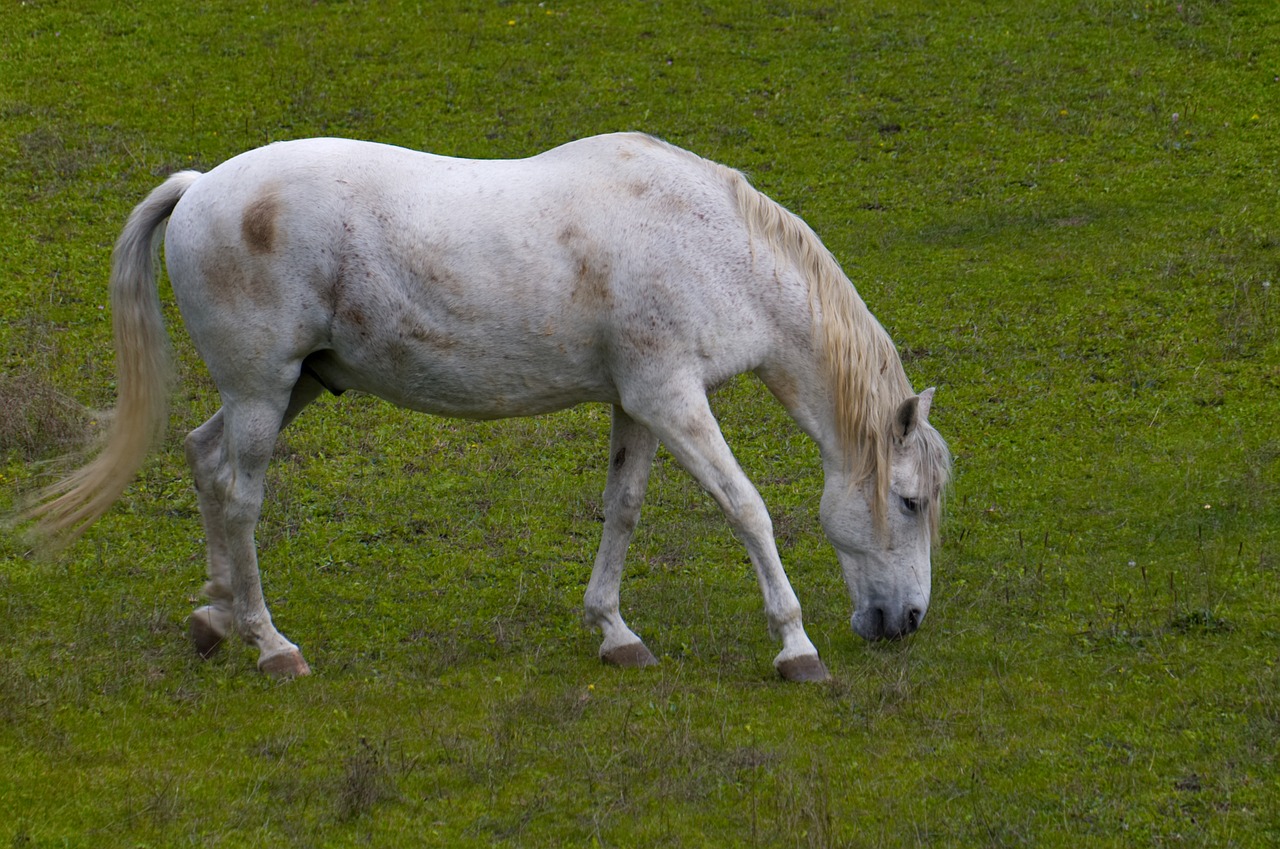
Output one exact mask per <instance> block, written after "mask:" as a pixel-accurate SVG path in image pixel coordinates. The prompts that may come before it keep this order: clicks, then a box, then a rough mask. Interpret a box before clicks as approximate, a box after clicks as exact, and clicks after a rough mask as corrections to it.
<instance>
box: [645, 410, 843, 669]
mask: <svg viewBox="0 0 1280 849" xmlns="http://www.w3.org/2000/svg"><path fill="white" fill-rule="evenodd" d="M637 402H638V403H637V404H636V406H634V407H628V409H629V410H631V412H632V413H633V414H635V415H636V416H637V418H640V417H642V416H643V420H645V421H648V422H649V426H650V427H651V428H652V430H653V432H654V433H655V434H656V435H657V436H658V438H659V439H661V440H662V444H663V445H665V446H666V447H667V450H669V451H670V452H671V454H672V455H673V456H674V457H675V458H676V460H677V462H679V463H680V465H681V466H683V467H684V468H685V470H686V471H688V472H689V473H690V474H691V475H693V476H694V477H695V478H696V479H697V480H698V482H699V483H700V484H701V485H702V487H703V489H705V490H706V491H707V492H708V493H709V494H710V495H711V497H712V498H714V499H715V501H716V503H717V504H718V505H719V506H720V509H721V510H722V511H723V512H724V514H725V516H726V517H727V518H728V520H729V524H730V526H731V527H732V528H733V532H734V534H735V535H736V536H737V537H738V539H740V540H741V541H742V543H743V544H744V545H745V546H746V549H747V554H748V555H749V556H750V557H751V563H752V565H753V566H754V567H755V572H756V578H757V580H758V581H759V583H760V591H761V592H762V593H763V595H764V612H765V618H766V619H767V621H768V623H769V633H770V634H772V635H773V636H774V637H775V638H778V639H781V640H782V650H781V651H780V652H779V653H778V655H777V657H775V658H774V661H773V666H774V669H776V670H777V671H778V674H779V675H781V676H782V677H783V678H785V679H786V680H788V681H825V680H827V679H828V678H829V677H830V674H829V673H828V672H827V668H826V666H824V665H823V663H822V661H821V660H820V659H819V658H818V650H817V649H816V648H815V647H814V645H813V643H812V642H811V641H810V640H809V636H808V635H807V634H806V633H805V630H804V624H803V622H802V619H801V615H800V601H799V599H797V598H796V594H795V591H794V590H793V589H792V588H791V582H790V581H788V580H787V575H786V572H785V571H784V570H783V568H782V560H781V559H780V558H779V557H778V547H777V545H776V543H775V542H774V538H773V522H772V520H771V519H770V518H769V512H768V510H767V509H766V508H765V505H764V499H762V498H761V497H760V493H759V492H757V491H756V488H755V487H754V486H752V484H751V481H750V480H748V478H747V476H746V473H744V472H743V471H742V468H741V467H740V466H739V465H738V461H737V460H736V459H735V458H734V456H733V452H732V451H730V450H729V446H728V444H727V443H726V442H725V441H724V436H723V434H721V432H720V425H719V423H717V422H716V419H715V416H714V415H713V414H712V412H711V407H710V405H709V404H708V403H707V398H706V395H705V394H703V393H702V392H701V391H700V390H699V389H698V388H696V387H682V386H679V385H673V386H667V387H661V388H659V389H657V390H656V391H653V392H652V394H646V395H644V396H643V397H641V398H639V399H637ZM640 411H643V413H642V412H640Z"/></svg>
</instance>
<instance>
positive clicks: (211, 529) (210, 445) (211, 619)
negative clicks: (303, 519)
mask: <svg viewBox="0 0 1280 849" xmlns="http://www.w3.org/2000/svg"><path fill="white" fill-rule="evenodd" d="M322 388H323V387H322V386H321V384H320V383H319V382H318V381H317V380H315V379H314V378H313V377H311V376H309V375H307V374H305V373H304V374H303V375H302V376H301V377H300V378H299V380H298V382H297V383H296V384H295V385H294V387H293V390H292V393H291V395H290V398H289V404H288V406H287V408H286V410H285V413H284V415H283V417H282V419H281V423H280V425H279V427H278V428H277V429H276V430H277V432H278V431H279V430H283V429H284V428H285V427H287V426H288V424H289V423H290V422H291V421H292V420H293V419H294V418H295V417H296V416H297V415H298V413H299V412H301V411H302V409H303V408H304V407H306V406H307V404H309V403H310V402H311V401H312V400H314V399H315V398H316V396H317V395H319V394H320V392H321V391H322ZM225 418H226V417H225V412H224V410H218V412H217V413H215V414H214V415H213V417H212V418H210V419H209V420H208V421H207V422H205V423H204V424H203V425H201V426H200V427H198V428H196V429H195V430H193V431H192V432H191V433H189V434H188V435H187V439H186V445H185V448H186V457H187V463H188V465H189V466H190V468H191V472H192V476H193V477H194V479H195V487H196V499H197V502H198V504H199V507H200V518H201V521H202V523H203V525H204V531H205V545H206V549H207V555H208V573H209V580H208V581H207V582H206V583H205V586H204V590H203V593H204V596H205V598H206V599H208V601H209V603H208V604H206V605H204V606H203V607H200V608H199V609H197V610H196V611H194V612H193V613H192V615H191V619H190V621H189V624H188V628H189V632H190V636H191V640H192V643H193V645H194V646H195V649H196V652H197V653H198V654H199V655H200V656H201V657H202V658H209V657H211V656H213V655H214V654H215V653H216V652H217V651H218V649H219V648H220V647H221V646H222V643H223V641H224V640H225V639H226V637H227V635H228V634H229V633H230V631H231V630H232V628H233V627H234V626H235V600H236V591H235V587H236V586H237V582H236V580H235V569H234V568H233V556H232V549H231V538H230V537H229V534H228V529H227V523H226V504H227V489H228V482H227V480H226V476H227V474H228V473H229V472H230V471H231V468H232V467H231V466H230V464H229V462H228V457H227V453H226V452H227V442H226V436H225V430H224V428H225ZM272 443H273V444H274V435H273V437H272ZM269 452H270V449H268V454H269ZM259 501H260V498H259ZM250 534H251V537H252V531H250ZM255 560H256V557H255ZM254 572H255V574H256V564H255V568H254ZM257 595H258V596H259V597H260V596H261V590H260V588H259V590H258V593H257ZM290 645H291V644H290ZM293 653H294V654H295V655H296V658H293V657H291V656H290V654H289V652H288V651H287V650H286V652H285V654H284V656H283V657H282V658H281V660H280V661H276V662H275V663H274V665H275V666H283V667H285V668H283V669H281V670H280V671H281V672H282V673H283V674H286V675H299V674H306V672H307V671H308V669H307V667H306V662H305V661H303V660H302V657H301V654H300V653H297V649H296V647H295V648H294V649H293ZM264 659H265V656H264ZM285 659H288V661H289V662H288V663H283V662H282V661H284V660H285ZM261 665H262V664H261V663H260V666H261ZM264 671H269V670H265V668H264Z"/></svg>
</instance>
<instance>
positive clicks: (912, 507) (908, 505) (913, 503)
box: [898, 496, 920, 513]
mask: <svg viewBox="0 0 1280 849" xmlns="http://www.w3.org/2000/svg"><path fill="white" fill-rule="evenodd" d="M898 498H899V499H900V500H901V501H902V509H903V510H906V511H907V512H908V513H919V512H920V500H919V499H916V498H903V497H902V496H898Z"/></svg>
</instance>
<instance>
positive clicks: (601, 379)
mask: <svg viewBox="0 0 1280 849" xmlns="http://www.w3.org/2000/svg"><path fill="white" fill-rule="evenodd" d="M344 330H345V329H344V328H342V327H340V326H338V327H335V334H334V347H333V348H332V349H329V350H325V351H321V352H317V353H316V354H314V355H312V356H311V357H309V358H308V359H307V368H308V369H310V370H311V371H312V372H313V373H315V374H316V375H317V376H318V377H319V378H320V379H321V381H322V382H323V383H324V384H325V385H326V386H328V387H329V388H330V389H331V390H333V391H335V392H341V391H343V390H346V389H357V390H360V391H364V392H369V393H371V394H374V395H377V396H379V397H381V398H383V399H385V400H387V401H390V402H391V403H393V404H396V405H398V406H401V407H406V408H408V409H413V410H418V411H421V412H426V413H434V414H436V415H443V416H457V417H462V418H476V419H490V418H505V417H510V416H526V415H537V414H540V413H548V412H553V411H555V410H562V409H565V408H566V407H571V406H574V405H575V404H581V403H584V402H588V401H602V402H616V401H617V395H618V393H617V390H616V388H615V387H614V386H613V383H612V381H611V379H610V377H609V375H608V372H607V370H606V369H605V367H604V363H603V358H602V356H601V352H600V350H599V346H598V344H597V343H596V340H595V339H594V338H592V336H591V335H590V334H588V333H567V332H563V331H562V332H560V333H557V332H555V330H554V328H553V326H552V325H551V323H550V321H549V320H548V322H547V323H546V324H544V325H543V329H542V330H541V331H539V330H535V329H518V330H517V329H513V328H512V327H510V326H509V325H506V324H505V323H502V322H471V323H458V324H455V325H452V326H450V327H448V328H447V329H446V328H444V327H441V326H439V325H438V324H436V323H434V322H430V321H424V320H422V317H420V316H413V315H412V314H410V315H401V316H398V317H396V318H395V319H394V320H393V322H392V327H391V328H389V332H387V333H384V334H380V335H378V336H376V337H371V336H368V335H366V336H364V337H361V338H359V341H358V343H357V344H344V342H346V341H347V339H346V337H347V334H346V333H345V332H344ZM356 335H357V336H359V334H356Z"/></svg>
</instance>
